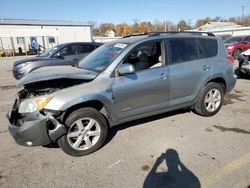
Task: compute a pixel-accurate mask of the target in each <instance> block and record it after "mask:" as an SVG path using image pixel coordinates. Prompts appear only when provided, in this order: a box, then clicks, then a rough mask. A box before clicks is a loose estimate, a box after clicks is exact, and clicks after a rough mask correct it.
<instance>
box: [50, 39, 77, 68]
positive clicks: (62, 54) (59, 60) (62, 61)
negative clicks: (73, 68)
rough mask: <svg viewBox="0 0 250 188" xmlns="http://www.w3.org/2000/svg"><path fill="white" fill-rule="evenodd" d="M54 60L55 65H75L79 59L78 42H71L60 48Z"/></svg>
mask: <svg viewBox="0 0 250 188" xmlns="http://www.w3.org/2000/svg"><path fill="white" fill-rule="evenodd" d="M56 54H59V56H58V57H55V58H54V60H53V65H75V64H76V63H77V62H78V61H79V59H78V55H77V44H69V45H67V46H65V47H63V48H62V49H60V50H59V51H58V52H57V53H56Z"/></svg>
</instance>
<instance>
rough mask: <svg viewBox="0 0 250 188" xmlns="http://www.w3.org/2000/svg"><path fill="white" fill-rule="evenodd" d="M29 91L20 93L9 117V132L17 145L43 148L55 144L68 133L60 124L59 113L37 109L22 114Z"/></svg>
mask: <svg viewBox="0 0 250 188" xmlns="http://www.w3.org/2000/svg"><path fill="white" fill-rule="evenodd" d="M26 97H27V91H25V90H22V91H20V92H19V93H18V95H17V99H16V100H15V103H14V105H13V107H12V109H11V111H10V112H9V114H8V115H7V117H8V119H9V122H10V124H9V132H10V134H11V135H12V137H13V138H14V140H15V141H16V143H17V144H19V145H23V146H42V145H48V144H50V143H53V142H55V141H56V140H57V139H58V138H59V137H61V136H62V135H63V134H65V133H66V130H65V126H64V125H62V124H61V123H60V120H59V119H58V117H59V112H47V111H45V110H44V109H37V110H34V111H31V112H25V113H22V112H20V105H21V103H22V102H25V101H27V100H29V99H26Z"/></svg>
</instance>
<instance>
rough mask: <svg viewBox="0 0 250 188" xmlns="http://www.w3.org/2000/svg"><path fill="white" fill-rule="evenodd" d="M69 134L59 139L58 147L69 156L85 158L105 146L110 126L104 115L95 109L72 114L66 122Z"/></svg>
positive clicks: (83, 109) (77, 111)
mask: <svg viewBox="0 0 250 188" xmlns="http://www.w3.org/2000/svg"><path fill="white" fill-rule="evenodd" d="M65 124H66V127H67V134H66V135H64V136H62V137H61V138H59V139H58V145H59V146H60V148H61V149H62V150H63V151H64V152H65V153H67V154H69V155H72V156H84V155H88V154H90V153H93V152H95V151H96V150H98V149H99V148H100V147H102V145H103V144H104V142H105V140H106V137H107V132H108V126H107V122H106V120H105V118H104V117H103V115H102V114H101V113H100V112H98V111H97V110H95V109H93V108H82V109H79V110H76V111H74V112H72V113H71V114H70V115H69V117H68V118H67V120H66V122H65Z"/></svg>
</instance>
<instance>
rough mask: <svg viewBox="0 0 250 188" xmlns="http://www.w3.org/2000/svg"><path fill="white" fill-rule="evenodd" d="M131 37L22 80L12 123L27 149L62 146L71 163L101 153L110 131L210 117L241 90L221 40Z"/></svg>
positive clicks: (199, 36)
mask: <svg viewBox="0 0 250 188" xmlns="http://www.w3.org/2000/svg"><path fill="white" fill-rule="evenodd" d="M202 34H204V33H197V32H191V33H190V32H189V33H185V32H184V33H182V32H180V33H178V32H170V33H151V34H145V35H138V36H128V37H125V38H122V39H119V40H116V41H112V42H110V43H107V44H104V45H103V46H101V47H99V48H98V49H96V50H95V51H94V52H92V53H91V54H89V55H88V56H87V57H86V58H84V59H83V60H81V61H80V63H79V66H78V67H70V68H67V67H66V69H65V67H63V66H61V67H45V68H41V69H38V70H35V71H33V72H31V73H30V74H28V75H27V76H26V77H24V78H23V79H21V80H20V81H19V82H18V83H17V87H24V89H23V90H21V91H20V92H19V93H18V95H17V99H16V101H15V104H14V106H13V108H12V110H11V112H10V114H9V115H8V119H9V122H10V126H9V131H10V133H11V135H12V136H13V138H14V139H15V141H16V142H17V143H18V144H20V145H24V146H39V145H46V144H49V143H51V142H52V143H55V142H57V143H58V145H59V146H60V148H61V149H62V150H63V151H64V152H66V153H68V154H70V155H73V156H82V155H87V154H89V153H92V152H94V151H96V150H98V149H99V148H100V147H101V146H102V145H103V144H104V143H105V140H106V138H107V134H108V131H109V130H110V129H109V128H111V127H113V126H116V125H119V124H121V123H124V122H128V121H132V120H135V119H139V118H143V117H148V116H152V115H155V114H160V113H163V112H167V111H171V110H177V109H181V108H191V109H193V110H194V111H195V112H196V113H197V114H200V115H202V116H213V115H215V114H216V113H217V112H218V111H219V110H220V108H221V106H222V104H223V99H224V95H225V94H227V93H228V92H230V91H231V90H232V89H233V88H234V86H235V83H236V76H235V75H234V65H233V62H232V61H231V56H229V55H228V53H227V51H226V49H225V47H224V43H223V41H222V39H221V38H220V37H215V36H214V35H213V34H211V33H207V35H208V36H203V35H202Z"/></svg>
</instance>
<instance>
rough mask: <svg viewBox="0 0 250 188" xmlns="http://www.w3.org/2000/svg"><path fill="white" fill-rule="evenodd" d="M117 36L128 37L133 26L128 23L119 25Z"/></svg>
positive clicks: (117, 26) (116, 28)
mask: <svg viewBox="0 0 250 188" xmlns="http://www.w3.org/2000/svg"><path fill="white" fill-rule="evenodd" d="M115 30H116V35H117V36H126V35H130V34H131V26H129V25H128V24H126V23H123V24H117V25H116V26H115Z"/></svg>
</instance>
